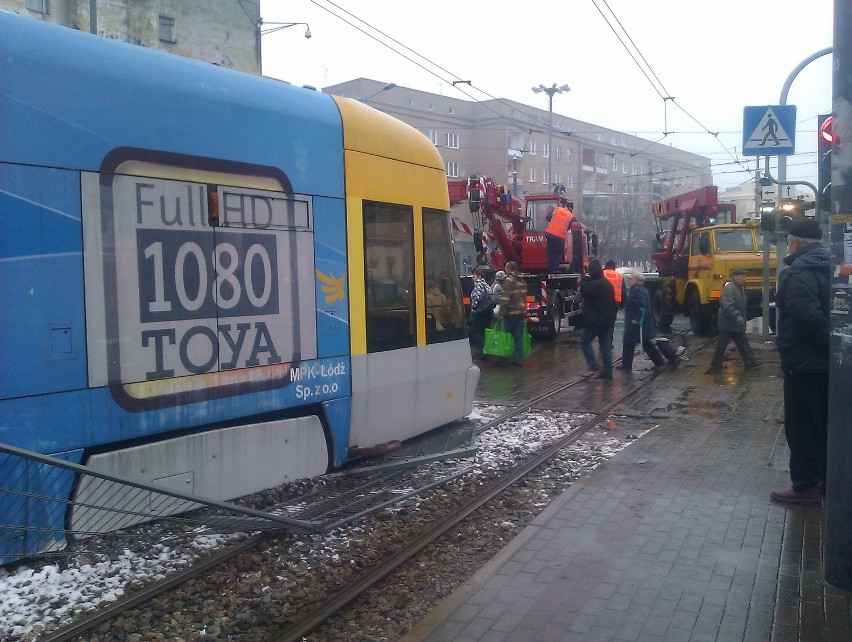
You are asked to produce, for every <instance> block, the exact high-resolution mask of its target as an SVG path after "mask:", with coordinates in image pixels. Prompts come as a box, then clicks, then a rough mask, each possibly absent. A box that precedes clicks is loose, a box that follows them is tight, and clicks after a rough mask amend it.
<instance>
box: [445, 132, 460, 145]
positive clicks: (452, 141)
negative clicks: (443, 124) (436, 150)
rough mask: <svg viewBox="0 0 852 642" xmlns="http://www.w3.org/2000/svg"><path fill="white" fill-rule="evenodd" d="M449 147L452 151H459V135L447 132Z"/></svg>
mask: <svg viewBox="0 0 852 642" xmlns="http://www.w3.org/2000/svg"><path fill="white" fill-rule="evenodd" d="M447 147H449V148H450V149H458V148H459V135H458V134H453V133H452V132H447Z"/></svg>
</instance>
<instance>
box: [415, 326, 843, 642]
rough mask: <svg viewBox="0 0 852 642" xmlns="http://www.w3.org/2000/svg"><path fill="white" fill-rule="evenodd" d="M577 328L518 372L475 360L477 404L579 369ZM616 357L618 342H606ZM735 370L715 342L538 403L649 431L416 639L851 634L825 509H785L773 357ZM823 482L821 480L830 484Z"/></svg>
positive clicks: (503, 399)
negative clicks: (606, 408)
mask: <svg viewBox="0 0 852 642" xmlns="http://www.w3.org/2000/svg"><path fill="white" fill-rule="evenodd" d="M577 341H578V336H577V333H568V334H564V335H562V336H560V337H559V338H557V339H556V340H555V341H553V342H544V341H542V342H537V343H535V344H534V349H533V354H532V356H531V357H530V359H529V360H528V362H527V365H526V366H525V367H524V368H507V367H502V366H499V365H496V364H493V363H488V362H486V363H483V364H481V367H482V370H483V374H482V379H481V381H480V387H479V390H478V395H477V396H478V399H479V400H480V401H484V402H488V403H501V404H507V405H512V404H520V403H523V401H524V400H526V399H529V398H531V397H532V396H535V395H536V394H540V393H541V392H543V391H544V390H546V389H550V388H552V387H553V386H554V384H555V383H556V382H558V381H560V380H566V379H569V378H576V377H582V375H584V373H585V372H586V371H587V370H586V366H585V363H584V361H583V359H582V355H581V354H580V352H579V346H578V343H577ZM615 343H616V350H615V354H616V356H620V338H618V337H617V338H616V341H615ZM751 343H752V346H753V347H754V348H755V350H756V351H757V352H758V354H759V356H760V358H761V359H762V360H763V361H764V365H763V366H762V367H760V368H756V369H754V370H744V368H743V366H742V362H741V361H740V359H739V356H738V355H737V353H736V351H735V350H734V349H733V346H731V347H730V349H729V351H728V353H727V355H726V362H725V368H724V369H723V371H722V372H721V373H719V374H713V375H707V374H705V370H706V369H707V367H708V365H709V360H710V356H711V353H712V347H713V343H712V341H710V342H707V343H706V344H705V345H704V346H703V347H702V346H701V345H700V344H701V342H700V341H699V340H693V345H692V346H691V348H690V349H691V350H693V351H694V350H696V349H697V352H692V354H691V358H690V361H688V362H685V363H683V364H681V365H680V366H679V367H678V368H677V369H666V370H663V371H661V372H654V371H653V370H652V369H651V368H650V361H648V360H647V359H646V358H645V357H644V355H641V356H639V357H637V358H636V360H635V361H634V372H632V373H624V372H620V371H616V372H615V378H614V379H613V380H612V381H602V380H598V379H593V378H583V379H582V381H581V383H580V384H579V385H577V386H574V387H572V388H571V389H569V390H568V391H566V392H565V393H563V394H561V395H559V396H557V397H555V398H551V399H548V400H547V401H546V402H544V403H543V404H541V405H540V406H537V407H540V408H542V409H558V410H569V411H573V412H592V411H595V410H598V409H600V407H601V406H602V405H604V404H606V403H607V402H608V401H610V400H612V401H614V400H615V399H616V398H617V397H618V396H620V393H622V392H624V391H626V390H631V389H634V390H635V389H636V385H637V382H640V381H643V380H646V379H647V378H649V377H653V378H654V380H653V383H652V385H649V386H647V387H645V388H643V389H642V390H638V391H636V394H635V395H633V396H631V397H630V398H628V400H627V401H626V402H625V403H623V404H620V405H618V406H617V407H616V408H615V409H614V410H613V412H612V416H613V419H614V420H615V421H614V425H615V426H617V428H616V429H619V430H630V428H631V425H636V424H638V423H640V422H642V423H645V422H647V421H648V419H653V420H654V425H655V427H654V429H653V430H651V431H650V432H648V433H647V434H645V435H644V436H642V437H641V438H640V439H638V440H637V441H636V442H634V443H633V444H632V445H631V446H630V447H628V448H625V449H624V450H622V451H621V452H619V453H618V454H617V455H615V456H614V457H613V458H612V459H610V460H609V461H607V462H606V463H605V464H603V465H602V466H600V467H599V468H597V469H596V470H594V471H592V472H591V473H590V474H589V475H588V476H587V477H585V478H581V479H580V480H578V481H577V482H575V484H574V485H573V486H572V487H571V488H570V489H569V490H568V491H566V492H565V493H564V494H563V495H562V496H560V497H559V498H558V499H557V500H555V501H554V502H552V503H551V504H550V505H549V506H548V508H547V509H546V510H545V511H544V512H543V513H541V514H540V515H539V517H538V518H537V519H536V520H535V522H534V523H533V524H532V525H530V526H529V527H527V528H526V529H525V530H524V531H522V533H521V534H520V535H519V536H518V537H516V538H515V539H514V540H513V541H512V542H511V543H510V544H509V545H508V546H507V547H506V548H505V549H504V550H503V551H501V552H500V553H499V554H498V556H497V557H496V558H494V559H493V560H492V561H491V562H490V563H489V564H487V565H486V566H485V567H483V568H482V569H481V570H480V571H479V572H478V573H477V574H476V575H475V576H474V577H473V578H472V579H471V580H469V581H468V582H467V583H466V584H464V585H463V586H462V587H460V588H459V589H457V590H456V591H455V592H454V593H453V594H452V595H451V596H450V597H448V598H447V599H446V600H445V601H444V602H442V603H441V604H440V605H439V606H438V607H437V608H436V609H435V610H434V611H433V612H432V613H431V614H430V615H429V616H428V617H427V618H426V619H425V620H424V621H423V622H422V623H421V624H420V625H419V626H418V627H417V629H416V630H415V631H414V632H412V633H411V634H410V635H408V636H407V637H406V638H405V640H406V642H414V641H416V640H436V641H440V640H453V641H455V642H459V641H467V640H519V641H520V640H523V641H529V640H540V641H550V640H553V641H556V640H559V641H562V640H779V641H782V640H828V641H834V640H838V641H839V640H852V601H850V595H849V594H847V593H845V592H843V591H840V590H839V589H836V588H834V587H831V586H829V585H827V584H826V583H825V582H824V580H823V569H822V555H821V553H822V533H823V518H824V513H823V508H822V507H821V506H784V505H779V504H775V503H772V502H770V501H769V493H770V492H771V491H772V490H773V489H775V488H780V487H786V486H789V470H788V463H787V461H788V452H787V449H786V442H785V439H784V431H783V403H782V399H781V396H782V393H781V383H782V382H781V378H780V372H779V370H778V358H777V353H776V352H775V349H774V346H773V345H772V344H771V343H766V344H764V343H762V342H761V337H760V336H758V335H752V336H751ZM829 492H830V489H829Z"/></svg>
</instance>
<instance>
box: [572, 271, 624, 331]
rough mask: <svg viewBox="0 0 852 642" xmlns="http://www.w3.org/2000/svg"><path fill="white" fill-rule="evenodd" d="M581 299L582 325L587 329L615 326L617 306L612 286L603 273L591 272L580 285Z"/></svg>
mask: <svg viewBox="0 0 852 642" xmlns="http://www.w3.org/2000/svg"><path fill="white" fill-rule="evenodd" d="M580 296H581V297H582V299H583V325H584V326H586V327H589V328H608V327H610V326H612V325H614V324H615V317H616V315H617V314H618V304H617V303H616V302H615V293H614V292H613V291H612V285H611V284H610V282H609V281H608V280H607V279H606V277H605V276H604V275H603V272H600V271H597V272H591V273H589V276H587V277H584V278H583V281H582V282H581V283H580Z"/></svg>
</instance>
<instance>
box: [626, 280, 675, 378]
mask: <svg viewBox="0 0 852 642" xmlns="http://www.w3.org/2000/svg"><path fill="white" fill-rule="evenodd" d="M644 281H645V277H644V276H643V275H642V273H641V272H640V271H639V270H637V269H636V268H633V269H631V270H630V271H629V272H628V273H627V285H628V290H627V303H626V304H625V305H624V338H623V339H622V350H621V365H620V366H618V367H617V369H618V370H632V369H633V352H634V351H635V350H636V346H637V345H638V344H639V341H640V339H641V341H642V348H643V349H644V350H645V354H647V355H648V358H650V359H651V361H653V362H654V366H655V367H657V368H663V367H665V365H666V360H665V359H664V358H663V355H662V354H660V351H659V350H658V349H657V346H656V344H655V343H654V340H656V338H657V331H656V329H655V328H654V315H653V313H652V312H651V297H650V295H649V294H648V290H647V289H646V288H645V286H644V285H643V282H644Z"/></svg>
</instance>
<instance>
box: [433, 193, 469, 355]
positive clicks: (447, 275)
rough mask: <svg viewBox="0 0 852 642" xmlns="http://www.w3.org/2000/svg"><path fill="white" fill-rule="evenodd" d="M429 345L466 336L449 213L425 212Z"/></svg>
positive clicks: (439, 211)
mask: <svg viewBox="0 0 852 642" xmlns="http://www.w3.org/2000/svg"><path fill="white" fill-rule="evenodd" d="M423 265H424V270H425V273H424V275H423V276H424V284H425V288H426V292H425V296H424V300H425V301H426V343H438V342H441V341H450V340H452V339H461V338H463V337H464V336H465V324H464V309H463V307H462V298H461V284H460V282H459V278H458V275H457V274H456V271H455V259H454V257H453V245H452V240H451V237H450V222H449V216H448V214H447V212H443V211H441V210H432V209H425V208H424V210H423Z"/></svg>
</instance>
